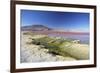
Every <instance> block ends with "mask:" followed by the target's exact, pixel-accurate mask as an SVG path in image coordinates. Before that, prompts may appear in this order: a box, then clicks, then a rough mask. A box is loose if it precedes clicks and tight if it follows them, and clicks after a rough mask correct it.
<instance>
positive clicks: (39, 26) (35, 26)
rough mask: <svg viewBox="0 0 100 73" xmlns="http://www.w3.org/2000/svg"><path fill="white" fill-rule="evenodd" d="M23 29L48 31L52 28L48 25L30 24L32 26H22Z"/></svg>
mask: <svg viewBox="0 0 100 73" xmlns="http://www.w3.org/2000/svg"><path fill="white" fill-rule="evenodd" d="M21 30H22V31H47V30H52V28H49V27H46V26H44V25H30V26H22V27H21Z"/></svg>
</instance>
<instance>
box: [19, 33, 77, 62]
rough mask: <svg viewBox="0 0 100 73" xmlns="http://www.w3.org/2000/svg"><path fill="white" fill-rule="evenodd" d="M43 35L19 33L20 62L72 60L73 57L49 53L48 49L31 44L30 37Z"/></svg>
mask: <svg viewBox="0 0 100 73" xmlns="http://www.w3.org/2000/svg"><path fill="white" fill-rule="evenodd" d="M39 37H43V36H40V35H37V36H33V35H29V34H26V35H25V34H23V33H22V34H21V50H20V53H21V55H20V56H21V57H20V58H21V63H24V62H48V61H74V60H76V59H75V58H73V57H70V56H67V57H63V56H60V55H56V54H53V53H49V51H48V49H45V48H44V47H42V46H37V45H34V44H32V43H31V42H32V39H31V38H39Z"/></svg>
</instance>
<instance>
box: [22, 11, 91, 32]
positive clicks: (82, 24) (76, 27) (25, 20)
mask: <svg viewBox="0 0 100 73" xmlns="http://www.w3.org/2000/svg"><path fill="white" fill-rule="evenodd" d="M36 24H37V25H45V26H47V27H49V28H54V29H56V30H65V31H80V32H89V13H79V12H55V11H37V10H21V26H29V25H36Z"/></svg>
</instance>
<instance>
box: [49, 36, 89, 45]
mask: <svg viewBox="0 0 100 73" xmlns="http://www.w3.org/2000/svg"><path fill="white" fill-rule="evenodd" d="M48 35H49V36H53V37H62V38H65V39H73V40H80V43H82V44H89V34H81V35H79V34H62V35H59V34H48Z"/></svg>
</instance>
